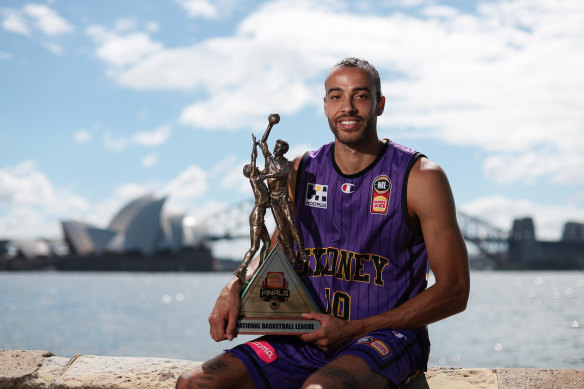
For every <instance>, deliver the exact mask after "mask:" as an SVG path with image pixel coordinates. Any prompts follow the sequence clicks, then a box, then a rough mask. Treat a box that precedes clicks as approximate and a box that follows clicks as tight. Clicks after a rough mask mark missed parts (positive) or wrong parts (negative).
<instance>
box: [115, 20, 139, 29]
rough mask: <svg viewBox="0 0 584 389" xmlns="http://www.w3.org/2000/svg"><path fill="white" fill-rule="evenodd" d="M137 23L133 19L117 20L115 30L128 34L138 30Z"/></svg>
mask: <svg viewBox="0 0 584 389" xmlns="http://www.w3.org/2000/svg"><path fill="white" fill-rule="evenodd" d="M136 27H137V23H136V20H135V19H133V18H121V19H118V20H116V24H115V26H114V29H115V30H116V31H118V32H126V31H131V30H134V29H136Z"/></svg>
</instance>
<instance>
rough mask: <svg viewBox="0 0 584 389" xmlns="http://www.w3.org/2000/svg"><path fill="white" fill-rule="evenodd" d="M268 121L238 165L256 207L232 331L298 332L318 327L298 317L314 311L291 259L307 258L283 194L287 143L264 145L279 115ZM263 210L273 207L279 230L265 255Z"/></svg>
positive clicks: (240, 273) (238, 272) (266, 239)
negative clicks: (253, 263)
mask: <svg viewBox="0 0 584 389" xmlns="http://www.w3.org/2000/svg"><path fill="white" fill-rule="evenodd" d="M268 121H269V123H268V127H267V129H266V131H265V132H264V135H263V137H262V139H261V141H260V142H258V141H257V140H256V138H255V136H254V135H253V134H252V138H253V148H252V154H251V163H250V164H247V165H245V167H244V169H243V174H244V175H245V176H246V177H247V178H248V179H249V182H250V184H251V187H252V189H253V193H254V197H255V206H254V208H253V210H252V212H251V215H250V217H249V223H250V238H251V248H250V249H249V250H248V251H247V253H246V254H245V257H244V260H243V263H242V264H241V266H240V267H239V268H238V269H237V270H236V271H235V273H234V274H235V275H236V276H237V278H239V282H240V284H241V286H242V289H243V291H242V294H241V313H240V318H239V320H238V322H237V331H238V332H239V333H240V334H286V335H298V334H303V333H306V332H311V331H314V330H317V329H319V328H320V327H321V325H320V322H318V321H316V320H307V319H303V318H302V314H303V313H307V312H314V311H319V309H318V306H317V305H316V303H315V302H314V300H313V299H312V297H311V296H310V293H308V291H307V289H306V287H305V286H304V284H303V283H302V281H301V280H300V278H299V277H298V275H297V274H296V271H295V270H294V267H293V266H292V264H293V263H294V262H295V261H302V262H308V257H307V255H306V252H305V250H304V245H303V243H302V239H301V237H300V234H299V233H298V230H297V228H296V225H295V222H294V212H293V208H292V204H291V202H290V199H289V197H288V174H289V171H290V161H288V159H287V158H286V157H284V154H285V153H286V152H287V151H288V143H287V142H285V141H283V140H281V139H278V140H277V141H276V144H275V146H274V151H273V153H270V150H269V148H268V143H267V141H268V137H269V135H270V132H271V130H272V127H273V126H274V125H275V124H277V123H278V122H279V121H280V116H279V115H278V114H271V115H270V116H269V119H268ZM257 146H260V148H261V150H262V153H263V156H264V159H265V168H264V170H263V171H260V170H259V169H258V168H257V164H256V162H257V155H258V152H257ZM264 181H266V182H267V184H266V183H265V182H264ZM267 208H271V209H272V214H273V215H274V220H275V221H276V226H277V227H278V230H279V232H280V234H279V236H278V243H277V244H276V246H275V247H274V248H273V250H272V251H271V252H270V253H269V254H267V255H266V251H267V250H268V248H269V244H270V237H269V234H268V231H267V229H266V226H265V224H264V216H265V213H266V209H267ZM293 239H294V240H296V244H297V246H298V258H297V257H296V255H295V254H294V249H293V247H294V244H293ZM260 244H263V247H262V250H261V252H260V265H259V266H258V268H257V270H256V271H255V273H254V274H253V277H252V278H251V280H250V281H249V282H247V281H246V274H247V266H248V264H249V262H250V260H251V259H252V257H253V256H254V255H255V253H256V252H257V251H258V249H259V247H260Z"/></svg>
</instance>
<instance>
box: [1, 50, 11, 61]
mask: <svg viewBox="0 0 584 389" xmlns="http://www.w3.org/2000/svg"><path fill="white" fill-rule="evenodd" d="M11 59H12V54H10V53H7V52H5V51H0V60H5V61H8V60H11Z"/></svg>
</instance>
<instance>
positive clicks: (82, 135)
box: [73, 130, 92, 143]
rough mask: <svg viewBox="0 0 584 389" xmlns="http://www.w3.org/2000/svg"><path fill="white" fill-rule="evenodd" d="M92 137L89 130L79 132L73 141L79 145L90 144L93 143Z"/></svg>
mask: <svg viewBox="0 0 584 389" xmlns="http://www.w3.org/2000/svg"><path fill="white" fill-rule="evenodd" d="M91 139H92V135H91V132H90V131H88V130H79V131H76V132H75V133H74V134H73V140H74V141H75V142H77V143H88V142H91Z"/></svg>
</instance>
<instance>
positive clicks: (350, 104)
mask: <svg viewBox="0 0 584 389" xmlns="http://www.w3.org/2000/svg"><path fill="white" fill-rule="evenodd" d="M356 111H357V109H356V108H355V103H354V101H353V99H351V98H349V99H343V105H342V107H341V112H343V113H346V114H350V113H355V112H356Z"/></svg>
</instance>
